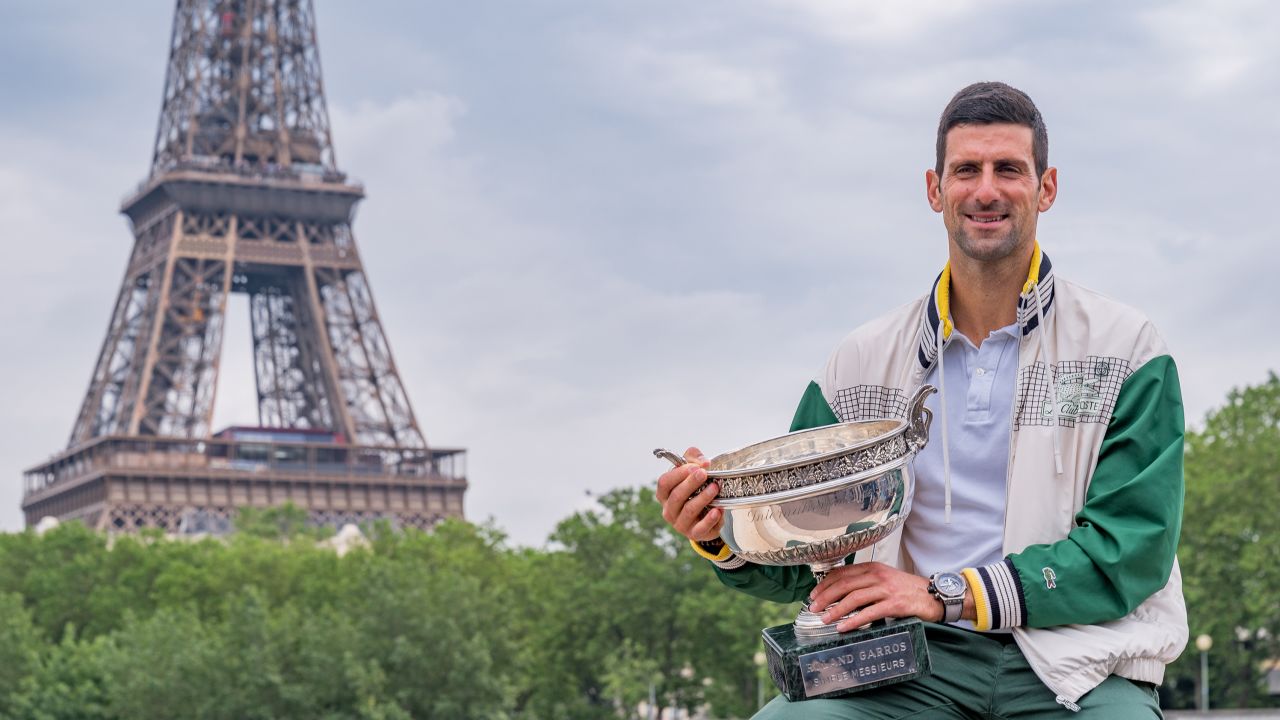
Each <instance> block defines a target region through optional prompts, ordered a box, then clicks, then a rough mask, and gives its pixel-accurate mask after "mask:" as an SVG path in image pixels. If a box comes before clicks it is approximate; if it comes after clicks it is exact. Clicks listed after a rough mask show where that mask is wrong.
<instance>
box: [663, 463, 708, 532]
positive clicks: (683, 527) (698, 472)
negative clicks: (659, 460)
mask: <svg viewBox="0 0 1280 720" xmlns="http://www.w3.org/2000/svg"><path fill="white" fill-rule="evenodd" d="M683 468H684V470H685V475H684V479H683V480H681V481H680V484H679V485H676V486H675V487H673V488H671V493H670V494H669V495H667V500H666V502H664V503H662V517H663V519H664V520H666V521H667V522H668V523H671V526H672V527H674V528H675V529H676V530H677V531H678V532H679V533H680V534H682V535H685V536H688V534H689V528H690V527H691V526H692V525H693V523H694V521H696V520H697V519H698V516H697V515H694V516H692V517H686V516H685V512H684V510H685V506H686V505H687V504H688V503H689V497H690V496H691V495H693V492H694V491H695V490H697V489H698V488H700V487H702V484H703V483H704V482H706V480H707V471H706V470H703V469H702V468H700V467H698V466H696V465H685V466H683Z"/></svg>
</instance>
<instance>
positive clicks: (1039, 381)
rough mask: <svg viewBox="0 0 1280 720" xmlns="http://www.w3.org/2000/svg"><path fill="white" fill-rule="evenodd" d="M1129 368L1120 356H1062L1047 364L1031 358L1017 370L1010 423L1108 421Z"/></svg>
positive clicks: (1016, 427) (1040, 424) (1042, 424)
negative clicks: (1027, 363) (1078, 357)
mask: <svg viewBox="0 0 1280 720" xmlns="http://www.w3.org/2000/svg"><path fill="white" fill-rule="evenodd" d="M1132 372H1133V371H1132V370H1131V369H1130V368H1129V362H1128V361H1127V360H1124V359H1122V358H1117V357H1106V356H1100V355H1089V356H1088V357H1086V358H1085V359H1083V360H1063V361H1060V362H1057V363H1055V364H1054V365H1053V366H1052V367H1049V366H1048V365H1046V364H1045V363H1043V362H1039V361H1037V362H1033V363H1031V364H1030V365H1028V366H1026V367H1024V368H1022V369H1021V370H1019V371H1018V396H1017V399H1016V401H1015V403H1016V404H1015V405H1014V415H1013V427H1014V428H1015V429H1020V428H1022V427H1024V426H1027V425H1039V426H1041V427H1046V426H1051V425H1053V424H1054V423H1055V421H1056V423H1057V424H1058V425H1062V426H1064V427H1076V425H1077V424H1079V423H1101V424H1104V425H1105V424H1106V423H1109V422H1111V413H1112V411H1113V410H1114V409H1115V406H1116V398H1118V397H1119V396H1120V386H1121V385H1123V384H1124V381H1125V380H1126V379H1128V377H1129V375H1130V374H1131V373H1132Z"/></svg>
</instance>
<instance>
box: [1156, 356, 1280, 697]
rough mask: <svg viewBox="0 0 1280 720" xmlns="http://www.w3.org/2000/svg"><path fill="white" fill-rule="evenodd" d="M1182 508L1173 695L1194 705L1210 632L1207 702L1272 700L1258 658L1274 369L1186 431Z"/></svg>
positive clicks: (1273, 463) (1277, 622) (1266, 657)
mask: <svg viewBox="0 0 1280 720" xmlns="http://www.w3.org/2000/svg"><path fill="white" fill-rule="evenodd" d="M1186 480H1187V493H1186V510H1185V513H1184V518H1185V519H1184V521H1183V531H1182V541H1181V545H1180V548H1179V553H1178V557H1179V560H1180V562H1181V565H1182V572H1183V578H1184V587H1185V594H1186V600H1187V611H1188V617H1189V621H1190V626H1191V637H1192V641H1193V645H1192V646H1191V647H1190V648H1189V649H1188V651H1187V652H1185V653H1184V654H1183V657H1182V658H1181V659H1180V660H1179V662H1178V663H1177V664H1176V665H1175V666H1174V667H1173V668H1171V672H1170V677H1171V679H1172V680H1173V682H1172V683H1171V684H1172V685H1173V686H1174V687H1175V688H1177V690H1178V692H1177V695H1176V697H1175V698H1174V702H1175V703H1176V704H1179V705H1182V706H1191V705H1193V704H1194V702H1195V701H1194V696H1193V695H1194V692H1195V689H1196V687H1197V685H1196V683H1197V682H1198V677H1199V672H1200V664H1199V663H1200V658H1199V653H1198V652H1197V651H1196V650H1195V647H1194V639H1195V638H1196V637H1197V636H1198V635H1201V634H1208V635H1210V636H1211V637H1212V638H1213V649H1212V651H1211V652H1210V654H1209V665H1210V682H1209V688H1210V691H1211V699H1210V703H1211V706H1213V707H1260V706H1274V705H1277V704H1280V703H1277V701H1276V699H1275V698H1271V697H1269V696H1268V695H1267V694H1266V688H1265V687H1264V686H1263V684H1262V683H1263V680H1264V675H1263V671H1262V669H1261V668H1262V665H1263V663H1264V662H1266V661H1270V660H1273V659H1276V658H1280V643H1277V638H1276V636H1275V635H1276V633H1280V594H1277V592H1276V589H1277V588H1280V378H1277V376H1276V375H1275V374H1272V375H1271V376H1270V377H1269V378H1268V379H1267V381H1266V382H1265V383H1263V384H1261V385H1258V386H1255V387H1248V388H1245V389H1243V390H1233V391H1232V392H1231V393H1230V394H1229V395H1228V397H1227V403H1226V404H1225V405H1224V406H1222V407H1221V408H1219V409H1217V410H1215V411H1214V412H1212V413H1210V414H1209V416H1208V417H1207V418H1206V420H1205V426H1204V429H1203V430H1201V431H1199V432H1193V433H1189V434H1188V435H1187V455H1186Z"/></svg>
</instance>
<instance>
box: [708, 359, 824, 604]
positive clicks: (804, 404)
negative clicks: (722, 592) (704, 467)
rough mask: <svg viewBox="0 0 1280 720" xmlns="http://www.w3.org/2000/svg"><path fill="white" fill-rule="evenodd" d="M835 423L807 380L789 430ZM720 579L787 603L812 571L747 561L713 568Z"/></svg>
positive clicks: (808, 584) (802, 592) (798, 596)
mask: <svg viewBox="0 0 1280 720" xmlns="http://www.w3.org/2000/svg"><path fill="white" fill-rule="evenodd" d="M837 422H839V419H838V418H837V417H836V414H835V413H834V412H832V410H831V406H830V405H828V404H827V399H826V398H825V397H823V395H822V388H820V387H818V383H816V382H810V383H809V387H807V388H805V391H804V396H803V397H801V398H800V406H799V407H797V408H796V414H795V417H794V418H793V419H792V420H791V432H796V431H798V430H808V429H810V428H815V427H822V426H823V425H831V424H833V423H837ZM716 574H717V575H719V576H720V582H722V583H724V584H725V585H728V586H729V587H731V588H734V589H735V590H741V591H742V592H745V593H747V594H748V595H752V596H755V597H758V598H761V599H764V600H772V601H774V602H781V603H790V602H796V601H798V600H802V599H804V598H805V597H807V596H808V595H809V591H810V590H812V589H813V586H814V584H815V583H814V581H813V573H811V572H810V571H809V567H808V566H807V565H799V566H793V567H773V566H768V565H756V564H754V563H747V564H746V565H744V566H743V567H740V568H738V569H737V570H722V569H720V568H716Z"/></svg>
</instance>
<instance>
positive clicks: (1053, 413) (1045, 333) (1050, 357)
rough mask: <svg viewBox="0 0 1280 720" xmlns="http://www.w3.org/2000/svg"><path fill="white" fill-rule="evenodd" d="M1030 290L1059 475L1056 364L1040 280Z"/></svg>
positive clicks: (1054, 464) (1056, 467)
mask: <svg viewBox="0 0 1280 720" xmlns="http://www.w3.org/2000/svg"><path fill="white" fill-rule="evenodd" d="M1031 292H1032V293H1033V294H1034V295H1035V296H1036V317H1037V318H1039V321H1040V342H1041V345H1040V347H1042V348H1044V365H1045V373H1046V374H1047V375H1048V378H1047V379H1048V381H1049V422H1051V423H1053V468H1054V470H1055V471H1057V473H1058V474H1059V475H1061V474H1062V450H1061V449H1060V448H1061V442H1060V441H1059V440H1058V435H1060V434H1061V428H1059V427H1058V383H1057V378H1055V377H1054V371H1055V370H1056V369H1057V365H1055V364H1054V354H1053V352H1052V350H1053V349H1052V348H1051V347H1050V343H1051V342H1052V339H1051V338H1050V336H1049V328H1048V326H1046V325H1045V324H1044V306H1043V305H1042V304H1041V302H1040V281H1038V280H1037V281H1036V284H1035V285H1033V286H1032V287H1031Z"/></svg>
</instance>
